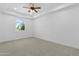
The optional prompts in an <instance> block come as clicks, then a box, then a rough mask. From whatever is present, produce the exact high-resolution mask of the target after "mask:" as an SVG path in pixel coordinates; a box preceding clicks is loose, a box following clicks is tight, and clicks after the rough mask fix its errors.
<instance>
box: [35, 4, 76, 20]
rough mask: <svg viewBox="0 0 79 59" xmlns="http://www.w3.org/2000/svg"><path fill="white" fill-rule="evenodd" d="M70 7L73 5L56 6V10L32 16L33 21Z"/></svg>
mask: <svg viewBox="0 0 79 59" xmlns="http://www.w3.org/2000/svg"><path fill="white" fill-rule="evenodd" d="M72 5H75V3H70V4H64V5H61V6H58V7H57V8H55V9H52V10H50V11H48V12H43V13H40V14H38V15H36V16H34V19H37V18H39V17H41V16H44V15H48V14H50V13H53V12H56V11H59V10H62V9H64V8H67V7H70V6H72Z"/></svg>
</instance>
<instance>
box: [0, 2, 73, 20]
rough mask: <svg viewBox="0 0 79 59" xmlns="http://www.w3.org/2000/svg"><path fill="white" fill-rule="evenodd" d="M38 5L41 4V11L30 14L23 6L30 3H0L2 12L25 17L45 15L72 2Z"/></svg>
mask: <svg viewBox="0 0 79 59" xmlns="http://www.w3.org/2000/svg"><path fill="white" fill-rule="evenodd" d="M36 5H37V6H41V10H39V13H33V14H32V15H29V13H28V12H27V9H25V8H23V7H24V6H28V3H27V4H25V3H0V12H1V13H6V14H9V15H13V16H19V17H24V18H33V17H38V16H40V15H43V14H45V13H47V12H50V11H55V10H57V9H61V8H64V7H66V6H69V5H72V4H71V3H38V4H36Z"/></svg>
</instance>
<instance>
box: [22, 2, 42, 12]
mask: <svg viewBox="0 0 79 59" xmlns="http://www.w3.org/2000/svg"><path fill="white" fill-rule="evenodd" d="M23 8H26V9H28V12H29V13H33V12H36V13H38V12H39V9H41V7H38V6H36V4H35V3H29V5H28V7H23Z"/></svg>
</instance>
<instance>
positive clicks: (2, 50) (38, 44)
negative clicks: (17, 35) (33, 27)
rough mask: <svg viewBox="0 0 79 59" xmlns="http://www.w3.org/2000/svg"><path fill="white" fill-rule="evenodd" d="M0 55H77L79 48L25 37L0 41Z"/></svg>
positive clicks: (78, 54)
mask: <svg viewBox="0 0 79 59" xmlns="http://www.w3.org/2000/svg"><path fill="white" fill-rule="evenodd" d="M0 55H1V56H79V49H75V48H70V47H66V46H63V45H60V44H56V43H52V42H48V41H44V40H41V39H38V38H33V37H32V38H26V39H19V40H15V41H9V42H4V43H0Z"/></svg>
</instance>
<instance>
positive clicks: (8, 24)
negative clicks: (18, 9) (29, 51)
mask: <svg viewBox="0 0 79 59" xmlns="http://www.w3.org/2000/svg"><path fill="white" fill-rule="evenodd" d="M16 19H17V17H14V16H9V15H5V14H1V13H0V42H3V41H9V40H16V39H20V38H27V37H31V36H32V21H31V20H29V19H23V21H25V25H26V30H25V31H21V32H16Z"/></svg>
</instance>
